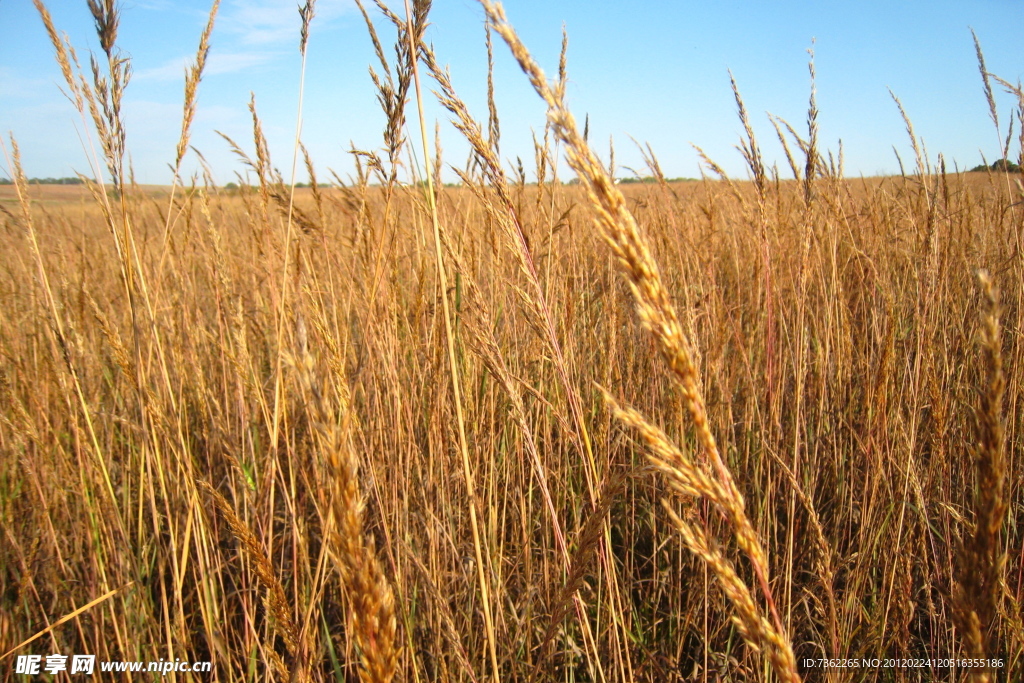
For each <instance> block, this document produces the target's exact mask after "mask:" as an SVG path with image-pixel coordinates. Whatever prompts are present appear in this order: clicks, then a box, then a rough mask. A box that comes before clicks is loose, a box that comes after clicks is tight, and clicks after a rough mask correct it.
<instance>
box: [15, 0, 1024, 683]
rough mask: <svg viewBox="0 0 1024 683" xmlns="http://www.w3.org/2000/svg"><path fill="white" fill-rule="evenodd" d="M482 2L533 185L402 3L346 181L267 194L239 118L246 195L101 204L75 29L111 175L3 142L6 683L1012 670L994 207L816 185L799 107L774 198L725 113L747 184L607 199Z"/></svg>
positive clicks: (1009, 440) (914, 677)
mask: <svg viewBox="0 0 1024 683" xmlns="http://www.w3.org/2000/svg"><path fill="white" fill-rule="evenodd" d="M482 2H483V4H484V5H485V7H486V9H487V11H488V14H489V18H490V22H491V26H492V29H493V31H494V39H495V43H499V42H506V43H508V44H509V46H510V47H511V48H512V51H513V53H514V54H515V55H516V57H517V59H519V60H520V63H521V64H522V65H523V68H524V70H525V71H526V72H527V74H528V76H529V77H530V78H531V80H532V81H533V83H534V86H535V87H536V88H537V90H538V94H539V95H540V96H541V97H543V98H544V99H545V100H546V101H547V104H548V106H549V127H548V130H547V131H546V134H545V136H544V142H543V143H542V144H539V145H538V148H537V150H536V162H535V167H534V168H533V169H532V172H533V173H535V174H536V177H537V178H538V182H536V183H526V182H524V179H523V178H521V177H516V176H514V175H510V174H508V173H507V172H506V171H505V170H503V167H502V165H501V163H500V162H499V161H498V159H499V156H498V154H497V152H496V142H497V139H496V131H497V126H496V125H494V124H495V121H496V117H497V116H498V114H499V113H498V112H496V111H493V110H492V111H491V112H490V114H489V115H487V114H485V115H484V116H483V117H482V118H481V119H480V122H479V123H478V122H477V121H476V120H475V119H473V118H472V114H471V113H470V112H468V110H466V108H465V105H463V104H462V102H461V101H460V100H459V99H458V97H457V95H456V93H455V92H454V90H453V89H452V88H451V86H450V84H449V83H448V82H447V78H446V76H445V74H444V72H443V71H442V70H441V69H439V68H437V66H436V65H435V64H434V62H433V56H432V55H431V54H430V52H429V50H428V49H427V48H426V46H425V45H423V44H422V41H421V39H422V35H423V27H424V26H425V22H426V17H427V14H426V9H427V7H426V6H425V5H424V3H421V2H417V3H415V4H414V8H413V13H412V17H410V18H409V19H408V20H407V19H406V18H405V16H404V14H403V13H400V15H401V16H400V15H390V16H391V18H392V20H393V23H394V28H395V29H396V34H397V36H398V37H397V41H396V45H397V48H398V51H397V54H398V57H397V58H396V59H397V61H394V62H389V60H388V59H386V58H385V55H386V54H387V55H390V54H392V53H391V51H390V50H379V52H380V58H381V62H382V64H381V65H377V66H376V67H375V68H377V71H378V74H379V77H378V78H379V84H380V91H381V101H382V104H383V105H384V109H385V114H386V115H387V116H388V121H389V126H388V129H387V131H385V135H384V142H383V147H382V149H381V150H380V151H378V152H375V153H367V154H364V155H361V156H359V157H358V162H359V171H358V173H357V176H358V177H357V178H356V180H355V181H354V182H352V183H350V184H348V185H347V186H343V187H340V186H338V185H337V184H333V185H331V186H327V185H323V184H321V185H317V184H316V182H315V180H314V187H313V188H312V189H303V190H299V191H295V192H294V194H293V190H292V188H290V187H289V186H288V185H287V184H285V183H283V182H282V181H281V179H280V178H279V177H277V176H276V174H275V172H274V171H272V168H273V165H272V163H271V160H270V159H269V157H268V154H267V152H266V145H265V142H264V141H263V136H262V132H261V130H260V124H259V119H258V117H257V116H256V113H255V112H254V117H253V118H254V138H253V142H250V143H249V144H248V145H246V144H242V143H241V141H239V143H240V144H239V147H240V150H249V149H252V150H254V151H252V152H247V153H248V156H249V158H250V162H249V166H250V173H251V175H252V177H253V178H254V179H256V180H257V181H258V182H254V184H253V186H252V187H243V188H241V189H240V190H238V191H231V192H226V191H224V190H218V189H217V188H216V187H215V186H214V185H213V184H212V182H209V181H208V182H205V183H204V182H203V179H202V178H199V179H198V182H192V183H189V182H185V183H184V184H178V185H177V186H176V187H174V188H173V189H172V188H169V187H168V188H140V187H136V186H133V185H132V183H131V182H130V181H129V180H128V179H127V178H126V177H125V174H124V173H123V164H124V149H123V138H122V137H121V133H120V131H121V129H120V122H119V118H118V116H119V114H118V106H115V104H116V102H117V101H118V100H119V98H120V91H119V88H120V85H119V83H121V80H119V79H121V78H122V76H123V74H121V72H120V71H119V70H121V69H122V68H123V66H122V64H121V62H119V61H118V60H119V59H120V58H119V57H117V53H116V50H114V49H113V45H114V38H115V37H116V35H115V34H116V23H115V22H112V21H111V17H112V16H116V14H115V13H116V10H114V9H113V3H105V2H100V3H95V6H94V12H95V14H96V16H97V26H98V30H99V34H100V38H101V45H103V47H104V49H105V50H108V54H107V55H99V62H100V64H101V69H106V71H101V76H100V77H102V78H105V86H104V87H98V85H97V83H96V82H95V81H94V80H93V77H92V76H91V75H87V77H86V79H85V80H82V81H78V80H75V78H74V77H72V80H71V84H70V85H69V88H70V90H69V92H70V93H71V96H72V97H71V99H72V100H73V101H74V99H75V98H76V97H78V98H79V102H80V103H81V104H80V106H81V107H82V111H83V115H84V116H85V117H86V119H87V120H89V121H90V123H93V124H95V126H96V128H97V131H96V135H97V139H98V140H100V141H101V142H102V149H103V150H104V151H105V163H106V165H107V171H108V173H109V175H110V177H111V178H112V182H111V183H108V184H107V185H106V186H105V187H100V186H97V185H93V184H90V185H89V186H88V187H86V186H81V187H56V188H51V187H41V186H31V187H30V186H27V185H26V184H24V179H23V177H22V174H21V171H20V162H19V160H18V157H17V151H16V148H15V147H14V146H13V142H12V141H11V140H6V141H5V146H6V150H7V155H8V157H7V161H8V168H9V169H10V174H11V176H12V178H13V179H14V180H15V185H13V186H7V187H0V254H2V256H0V528H2V531H0V657H3V659H0V672H2V674H0V678H2V680H12V681H15V680H28V678H26V677H25V676H22V675H20V674H17V673H15V664H14V662H15V661H16V659H17V657H18V656H23V655H26V654H36V655H39V654H42V655H47V654H51V653H64V654H72V653H84V654H94V655H96V657H97V659H98V660H106V661H115V660H133V661H134V660H139V661H158V660H164V661H175V660H179V659H180V660H182V661H186V662H195V661H209V662H212V671H211V672H210V673H199V674H190V673H181V672H172V673H171V674H169V675H170V676H171V677H172V678H173V679H174V680H195V681H224V682H225V683H226V682H229V681H232V682H233V681H306V680H311V681H339V682H340V681H346V680H363V681H389V680H401V681H409V682H413V681H415V682H426V681H467V682H474V683H475V682H481V683H482V682H483V681H498V680H502V681H593V682H601V683H605V682H609V683H610V682H612V681H622V682H626V681H658V682H671V681H684V680H685V681H770V680H783V681H796V680H800V679H801V678H802V679H803V680H808V681H837V682H838V681H864V680H867V681H932V680H943V681H966V680H978V681H982V680H992V681H997V680H998V681H1005V680H1021V677H1022V676H1024V621H1022V617H1021V612H1022V608H1021V605H1022V601H1024V562H1022V548H1024V497H1022V492H1024V462H1022V461H1021V456H1020V454H1021V447H1022V445H1024V433H1022V428H1024V424H1022V421H1021V420H1022V416H1024V395H1022V391H1024V388H1022V386H1021V377H1022V370H1024V368H1022V363H1024V345H1022V342H1024V339H1022V330H1024V320H1022V316H1024V260H1022V251H1021V249H1022V246H1024V244H1022V240H1024V205H1022V200H1024V192H1022V190H1021V184H1020V182H1021V179H1022V177H1024V176H1021V175H1012V174H1006V173H960V174H957V173H952V172H947V169H945V168H944V167H943V166H942V165H941V164H940V163H939V162H936V161H932V162H929V160H927V159H924V158H921V157H919V158H917V159H910V160H905V164H906V173H905V174H904V175H903V176H900V177H895V178H884V179H867V180H864V179H847V178H844V177H843V176H842V174H841V166H840V164H839V162H838V160H837V159H834V158H833V157H832V156H830V155H829V154H827V153H823V152H821V151H819V149H818V146H817V140H816V134H817V133H816V123H815V119H816V110H815V108H814V103H813V97H812V99H811V104H810V109H809V113H808V123H807V124H806V126H805V128H806V130H803V131H802V132H800V133H797V132H796V131H795V130H794V128H788V130H787V127H786V126H785V125H783V126H781V130H780V137H781V138H783V139H784V140H785V141H786V143H787V145H788V149H789V150H790V153H791V159H790V168H788V169H785V173H786V175H787V176H788V177H790V178H793V177H795V179H790V180H781V179H780V171H778V170H776V169H771V168H768V169H766V168H765V167H764V163H763V162H762V161H761V157H760V153H759V151H758V143H757V140H756V139H755V137H754V135H753V133H752V132H751V129H750V126H749V125H747V121H746V112H745V111H744V109H743V106H742V100H741V99H740V97H739V95H737V105H738V108H739V111H740V114H741V118H742V121H743V125H744V127H745V130H746V131H747V137H746V141H745V143H744V154H745V157H746V159H747V161H748V164H749V168H750V174H749V179H746V180H743V181H742V182H741V181H733V180H729V179H726V178H719V177H717V176H715V173H714V171H715V166H714V162H713V161H712V160H706V162H707V164H708V168H709V176H710V177H709V178H708V179H705V180H702V181H699V182H685V183H668V182H665V181H664V180H663V179H662V181H661V182H656V183H650V184H634V185H628V186H627V185H615V184H613V183H612V182H611V180H610V177H609V173H608V171H607V168H606V164H607V162H602V161H600V160H599V159H598V158H597V157H596V156H594V154H593V153H592V152H591V151H590V150H589V148H588V147H587V146H586V141H585V140H584V136H583V134H582V133H581V132H580V130H579V129H578V127H577V124H576V123H575V121H574V120H573V119H572V117H571V115H570V114H569V113H568V111H567V110H566V109H565V107H564V103H563V90H562V88H563V85H564V83H565V77H566V76H565V73H564V70H563V72H562V73H560V74H556V75H555V77H554V79H553V80H546V79H544V78H543V76H542V75H541V74H539V73H538V72H537V71H536V68H535V65H534V64H533V62H532V60H531V59H530V58H529V55H528V53H526V52H525V48H524V47H523V46H521V45H520V44H519V43H518V42H517V39H516V37H515V34H514V32H513V31H512V29H511V27H509V26H508V25H507V24H506V23H505V22H504V19H503V15H502V13H501V10H500V7H496V6H492V5H491V4H490V3H489V2H488V1H487V0H482ZM307 7H308V5H307ZM307 16H308V15H307ZM207 35H208V34H207ZM53 36H54V38H55V39H56V41H57V42H56V45H57V46H58V51H57V56H58V61H62V64H63V66H64V67H66V68H67V73H68V74H72V73H73V71H74V69H75V65H74V63H73V61H71V60H70V59H69V57H68V53H67V52H66V51H62V50H63V48H61V47H60V46H61V45H62V43H61V42H60V39H59V37H57V36H58V34H57V33H56V32H53ZM373 38H374V40H375V41H378V40H381V41H383V40H384V39H385V38H386V37H385V36H380V37H378V36H376V34H374V36H373ZM108 46H109V47H108ZM206 46H207V39H206V38H205V37H204V40H203V44H202V45H201V47H200V51H199V54H198V55H197V62H196V66H195V67H194V69H193V70H192V72H191V75H190V78H191V79H193V80H192V83H193V87H192V88H191V90H190V91H189V92H190V93H191V94H190V95H189V96H188V98H191V101H192V104H193V105H194V101H195V100H194V98H195V96H196V87H195V85H196V84H197V83H198V78H199V74H200V73H201V70H202V66H203V62H204V59H205V52H204V50H205V49H206ZM498 47H501V46H500V45H496V46H495V49H497V48H498ZM410 54H417V55H418V56H419V60H417V61H416V62H413V61H412V60H409V59H408V57H409V55H410ZM979 57H980V54H979ZM403 60H404V61H403ZM414 66H415V68H414ZM983 71H984V67H983ZM421 81H422V83H421ZM986 82H987V83H988V82H989V81H988V80H986ZM992 85H993V86H994V85H995V84H994V83H993V84H992ZM421 88H422V89H423V91H424V92H426V91H427V90H428V89H435V90H437V91H438V93H439V97H441V100H442V104H444V105H445V106H446V107H447V108H448V109H449V110H450V111H451V112H452V117H453V120H454V121H455V122H456V125H457V126H458V127H459V128H460V130H461V131H462V133H463V134H464V135H465V137H466V139H467V140H468V142H469V143H470V144H471V145H472V147H473V148H474V150H475V155H474V160H473V164H472V166H471V167H469V168H461V169H459V170H458V173H459V174H460V176H461V178H462V181H463V182H462V183H461V185H460V186H458V187H450V186H449V187H445V186H442V185H441V184H440V183H439V182H438V180H439V178H440V174H439V173H438V172H437V170H436V169H437V167H439V165H440V163H441V162H440V161H438V162H437V165H436V166H435V162H434V161H433V159H434V157H433V152H432V151H431V149H430V147H429V145H428V144H427V142H421V141H422V140H424V139H425V140H427V141H429V140H432V139H433V132H432V131H428V130H427V127H426V126H423V125H422V121H420V120H418V118H417V116H416V113H415V112H416V106H415V105H416V102H417V99H416V98H417V92H419V91H420V89H421ZM1019 95H1020V93H1019V91H1018V96H1019ZM428 96H429V95H428ZM406 100H408V102H409V107H408V109H407V110H406V108H405V106H404V105H405V102H406ZM188 104H189V102H188V101H186V107H185V112H186V114H185V117H184V119H185V121H184V124H185V125H184V126H183V132H182V140H183V142H182V145H181V146H179V152H178V159H177V162H176V165H177V166H180V163H181V158H182V156H183V155H184V152H185V150H187V142H188V125H189V124H190V122H191V118H190V115H189V113H188V111H189V106H188ZM193 111H194V106H193ZM1020 113H1021V115H1022V116H1024V97H1022V98H1021V111H1020ZM406 115H408V118H406ZM489 124H490V125H489ZM909 127H910V124H909V122H908V128H909ZM423 133H426V134H425V135H424V134H423ZM910 134H911V139H912V141H913V143H914V148H915V149H918V141H917V140H916V139H915V138H913V133H912V131H911V133H910ZM556 142H557V146H556ZM1014 144H1015V145H1016V143H1014ZM412 145H416V146H417V155H418V157H419V158H420V159H424V158H426V159H431V160H432V161H431V162H430V163H429V164H428V165H427V168H431V169H434V170H433V171H432V172H428V173H426V174H423V173H419V174H418V175H416V179H417V181H416V182H413V183H407V182H403V181H401V180H400V175H399V174H398V173H397V172H396V170H395V169H396V165H397V163H398V162H399V160H400V159H405V158H406V156H407V154H408V153H409V148H410V146H412ZM421 145H422V146H421ZM24 153H25V154H28V151H24ZM560 155H563V159H562V160H561V161H557V163H558V164H560V167H561V170H560V175H561V176H562V177H563V179H564V177H565V176H566V174H567V173H570V172H569V171H568V170H567V169H566V163H568V164H569V166H571V167H572V171H571V173H573V174H575V175H578V176H579V178H580V180H581V182H580V183H579V184H578V185H565V184H563V183H562V182H559V181H557V180H555V179H554V173H553V168H554V166H555V164H556V160H557V158H558V157H559V156H560ZM566 159H567V161H566ZM278 161H279V163H281V164H282V165H284V164H285V163H286V160H278ZM649 161H650V163H651V174H652V175H654V176H656V177H659V174H660V172H659V171H658V169H657V163H656V160H654V159H653V158H652V159H650V160H649ZM306 164H307V167H308V169H309V171H310V172H311V173H314V176H315V170H316V169H315V160H311V159H308V158H307V159H306ZM405 166H406V169H407V170H408V171H413V172H415V167H414V166H413V165H412V164H408V163H407V164H405ZM569 177H572V176H571V175H570V176H569ZM33 636H38V637H37V638H36V639H35V640H32V641H31V642H28V643H26V641H28V640H29V639H31V638H32V637H33ZM890 658H895V659H896V660H897V661H896V662H895V664H893V663H891V662H890V666H886V662H887V660H889V659H890ZM822 659H830V660H840V662H841V661H845V662H846V663H847V665H846V666H845V667H833V668H826V667H825V666H824V665H823V663H822V661H821V660H822ZM874 659H878V660H879V663H878V664H877V665H873V664H872V663H871V660H874ZM950 660H953V661H952V662H951V661H950ZM840 662H835V663H840ZM972 662H973V664H972ZM951 664H952V666H951ZM95 676H96V677H98V678H100V679H104V680H115V679H116V680H126V679H127V680H152V678H151V676H152V674H149V675H147V674H137V675H135V676H134V677H133V676H132V675H131V674H128V673H118V674H113V673H102V672H99V671H98V670H97V672H96V674H95ZM43 677H44V678H45V677H46V675H44V676H43ZM68 678H70V679H73V680H77V679H78V676H77V675H74V676H69V675H68V674H67V673H61V674H58V675H57V676H55V677H53V680H65V679H68Z"/></svg>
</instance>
